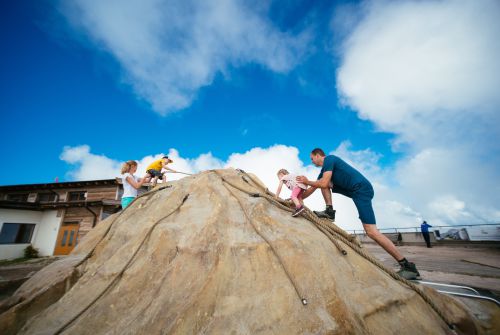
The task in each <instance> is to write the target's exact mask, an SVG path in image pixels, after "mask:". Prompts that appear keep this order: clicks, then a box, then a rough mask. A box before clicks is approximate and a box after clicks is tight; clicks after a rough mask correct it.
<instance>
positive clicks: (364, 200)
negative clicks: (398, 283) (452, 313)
mask: <svg viewBox="0 0 500 335" xmlns="http://www.w3.org/2000/svg"><path fill="white" fill-rule="evenodd" d="M372 197H373V193H372V194H370V193H369V192H367V193H366V195H364V194H361V195H359V196H356V197H354V198H353V199H352V200H353V201H354V204H355V205H356V208H357V210H358V213H359V218H360V220H361V222H362V223H363V228H364V229H365V232H366V234H367V235H368V237H370V238H371V239H372V240H374V241H375V242H376V243H377V244H378V245H380V246H381V247H382V248H383V249H384V250H385V251H387V253H388V254H389V255H391V256H392V257H394V259H395V260H396V261H397V262H398V263H399V265H400V266H401V270H399V271H398V274H399V275H400V276H401V277H403V278H405V279H419V278H420V274H419V273H418V270H417V267H416V266H415V264H413V263H411V262H409V261H408V260H407V259H406V258H404V257H403V255H402V254H401V253H400V252H399V250H398V249H397V248H396V246H395V245H394V243H392V242H391V240H389V239H388V238H387V236H385V235H384V234H382V233H381V232H380V231H379V230H378V229H377V226H376V220H375V213H374V212H373V206H372Z"/></svg>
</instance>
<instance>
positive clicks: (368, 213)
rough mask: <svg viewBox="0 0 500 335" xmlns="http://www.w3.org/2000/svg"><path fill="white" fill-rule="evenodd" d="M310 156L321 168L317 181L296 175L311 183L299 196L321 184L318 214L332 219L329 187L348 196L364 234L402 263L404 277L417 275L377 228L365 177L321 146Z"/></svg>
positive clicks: (417, 276) (304, 182)
mask: <svg viewBox="0 0 500 335" xmlns="http://www.w3.org/2000/svg"><path fill="white" fill-rule="evenodd" d="M310 157H311V161H312V163H313V164H314V165H316V166H321V167H322V168H321V172H320V174H319V176H318V180H317V181H310V180H308V179H307V178H306V177H305V176H299V177H297V181H299V182H301V183H303V184H306V185H308V186H311V187H310V188H308V189H307V190H306V191H304V193H303V195H302V198H303V199H305V198H307V197H308V196H310V195H311V194H312V193H313V192H314V191H316V190H317V189H318V188H320V189H321V193H322V194H323V198H324V199H325V203H326V210H325V211H324V212H319V213H317V214H319V215H318V216H321V217H325V216H326V217H328V218H330V219H332V220H334V219H335V211H334V210H333V208H332V194H331V193H330V190H331V192H333V193H340V194H342V195H344V196H346V197H349V198H351V199H352V200H353V201H354V204H355V205H356V208H357V209H358V214H359V219H360V220H361V223H362V224H363V228H364V229H365V232H366V234H367V235H368V236H369V237H370V238H371V239H372V240H374V241H375V242H376V243H377V244H378V245H380V246H381V247H382V248H384V250H385V251H387V252H388V253H389V254H390V255H391V256H392V257H394V259H395V260H396V261H398V263H399V265H400V266H401V270H399V271H398V274H399V275H400V276H402V277H404V278H406V279H418V278H419V277H420V274H419V272H418V270H417V267H416V266H415V264H413V263H411V262H409V261H408V260H407V259H406V258H405V257H403V255H402V254H401V253H400V252H399V250H398V249H397V248H396V246H395V245H394V243H392V242H391V240H389V239H388V238H387V237H386V236H385V235H384V234H382V233H380V232H379V230H378V229H377V226H376V221H375V213H374V212H373V207H372V198H373V195H374V192H373V187H372V185H371V183H370V182H369V181H368V179H366V178H365V177H364V176H363V175H362V174H361V173H360V172H359V171H358V170H356V169H355V168H353V167H352V166H350V165H349V164H347V163H346V162H344V161H343V160H342V159H340V158H339V157H337V156H335V155H329V156H326V155H325V153H324V151H323V150H321V149H320V148H316V149H314V150H313V151H312V152H311V155H310Z"/></svg>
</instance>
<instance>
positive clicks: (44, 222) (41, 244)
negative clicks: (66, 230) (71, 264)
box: [32, 210, 61, 256]
mask: <svg viewBox="0 0 500 335" xmlns="http://www.w3.org/2000/svg"><path fill="white" fill-rule="evenodd" d="M60 224H61V218H60V217H59V218H58V217H57V210H50V211H48V210H47V211H43V212H42V216H41V221H40V224H37V227H36V228H35V231H34V233H33V239H32V243H33V246H34V247H35V248H37V249H38V251H39V252H40V256H50V255H53V254H54V247H55V245H56V240H57V233H58V232H59V226H60ZM37 228H38V229H37Z"/></svg>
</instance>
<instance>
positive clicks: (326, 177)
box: [297, 171, 332, 193]
mask: <svg viewBox="0 0 500 335" xmlns="http://www.w3.org/2000/svg"><path fill="white" fill-rule="evenodd" d="M331 179H332V171H325V172H323V176H322V177H321V179H319V180H316V181H310V180H309V179H307V177H306V176H298V177H297V181H298V182H299V183H302V184H305V185H308V186H312V187H315V188H328V187H329V186H330V180H331ZM306 192H307V190H306ZM312 192H314V191H311V193H312Z"/></svg>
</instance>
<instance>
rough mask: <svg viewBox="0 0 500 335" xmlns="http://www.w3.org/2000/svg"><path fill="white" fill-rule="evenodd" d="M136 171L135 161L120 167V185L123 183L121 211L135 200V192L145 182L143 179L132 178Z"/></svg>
mask: <svg viewBox="0 0 500 335" xmlns="http://www.w3.org/2000/svg"><path fill="white" fill-rule="evenodd" d="M136 171H137V162H136V161H127V162H125V163H123V165H122V176H123V177H122V183H123V196H122V209H125V207H127V206H128V205H130V203H131V202H132V201H133V200H134V199H135V198H137V190H138V189H139V188H140V187H141V186H142V184H144V182H145V181H146V179H145V178H142V179H140V178H138V177H136V176H134V173H135V172H136Z"/></svg>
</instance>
